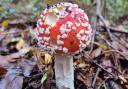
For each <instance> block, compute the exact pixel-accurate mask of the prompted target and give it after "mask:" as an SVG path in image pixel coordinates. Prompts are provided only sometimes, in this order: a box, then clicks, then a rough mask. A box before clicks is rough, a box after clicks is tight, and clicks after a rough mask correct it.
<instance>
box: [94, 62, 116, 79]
mask: <svg viewBox="0 0 128 89" xmlns="http://www.w3.org/2000/svg"><path fill="white" fill-rule="evenodd" d="M92 62H93V63H94V64H95V65H97V66H98V67H100V68H101V69H103V70H104V71H106V72H107V73H108V74H110V75H112V76H113V77H115V75H114V74H113V73H110V72H108V71H107V70H106V69H105V68H103V67H102V66H101V65H99V64H98V63H96V62H95V61H92Z"/></svg>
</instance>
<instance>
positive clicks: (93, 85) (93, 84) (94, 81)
mask: <svg viewBox="0 0 128 89" xmlns="http://www.w3.org/2000/svg"><path fill="white" fill-rule="evenodd" d="M100 71H101V69H100V68H99V67H98V69H97V71H96V75H95V77H94V80H93V82H92V87H93V88H94V87H95V84H96V79H97V76H98V75H99V72H100Z"/></svg>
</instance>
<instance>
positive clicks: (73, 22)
mask: <svg viewBox="0 0 128 89" xmlns="http://www.w3.org/2000/svg"><path fill="white" fill-rule="evenodd" d="M91 31H92V29H91V26H90V24H89V21H88V17H87V15H86V14H85V13H84V11H83V10H81V9H80V8H78V6H77V5H76V4H71V3H66V2H61V3H58V4H56V5H54V6H52V7H50V8H46V9H45V10H44V12H43V13H42V14H41V19H39V20H38V21H37V29H36V32H37V38H38V41H39V44H40V45H41V47H43V48H44V49H45V50H49V49H54V50H55V51H56V52H60V53H74V52H77V51H79V50H82V49H83V48H85V47H86V45H88V44H89V43H90V39H91Z"/></svg>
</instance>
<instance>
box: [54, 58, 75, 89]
mask: <svg viewBox="0 0 128 89" xmlns="http://www.w3.org/2000/svg"><path fill="white" fill-rule="evenodd" d="M55 77H56V85H57V87H58V89H74V68H73V56H72V55H56V56H55Z"/></svg>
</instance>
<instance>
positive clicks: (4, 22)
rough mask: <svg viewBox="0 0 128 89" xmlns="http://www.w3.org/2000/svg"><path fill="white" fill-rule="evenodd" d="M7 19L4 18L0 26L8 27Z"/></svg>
mask: <svg viewBox="0 0 128 89" xmlns="http://www.w3.org/2000/svg"><path fill="white" fill-rule="evenodd" d="M8 24H9V23H8V20H4V21H3V22H2V23H1V26H2V27H5V28H7V27H8Z"/></svg>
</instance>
